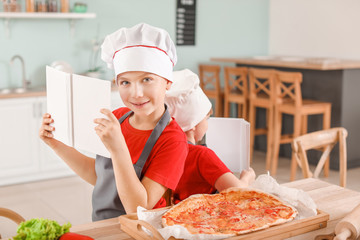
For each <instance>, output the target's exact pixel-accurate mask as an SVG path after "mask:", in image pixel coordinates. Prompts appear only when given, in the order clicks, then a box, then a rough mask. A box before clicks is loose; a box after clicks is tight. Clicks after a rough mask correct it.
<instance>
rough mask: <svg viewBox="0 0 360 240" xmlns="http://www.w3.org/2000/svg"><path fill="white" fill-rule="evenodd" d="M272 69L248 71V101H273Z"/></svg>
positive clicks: (273, 72) (252, 69) (251, 69)
mask: <svg viewBox="0 0 360 240" xmlns="http://www.w3.org/2000/svg"><path fill="white" fill-rule="evenodd" d="M274 74H275V70H274V69H260V68H250V69H249V99H250V100H255V99H268V100H270V101H273V100H274V91H275V85H274V84H275V82H274V76H275V75H274Z"/></svg>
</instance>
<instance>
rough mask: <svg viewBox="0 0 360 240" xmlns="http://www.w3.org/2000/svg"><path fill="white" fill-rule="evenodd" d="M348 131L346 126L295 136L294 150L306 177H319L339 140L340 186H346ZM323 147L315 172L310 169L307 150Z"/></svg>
mask: <svg viewBox="0 0 360 240" xmlns="http://www.w3.org/2000/svg"><path fill="white" fill-rule="evenodd" d="M347 135H348V133H347V131H346V129H345V128H343V127H338V128H331V129H328V130H321V131H316V132H312V133H308V134H305V135H302V136H300V137H296V138H294V140H293V141H292V145H291V146H292V151H293V153H294V155H295V159H296V161H297V163H298V164H299V166H300V167H301V169H302V173H303V176H304V177H305V178H310V177H313V176H314V177H315V178H318V177H319V174H320V171H321V169H322V168H323V167H324V164H325V161H326V159H327V158H328V156H329V154H330V152H331V150H332V149H333V147H334V146H335V144H336V143H337V142H339V149H340V151H339V152H340V154H339V155H340V156H339V165H340V168H339V169H340V186H342V187H346V161H347V159H346V137H347ZM319 148H321V149H323V148H325V149H323V150H324V151H323V154H322V155H321V157H320V160H319V162H318V164H317V166H316V169H315V171H314V174H313V173H312V172H311V171H310V169H309V163H308V159H307V155H306V151H307V150H309V149H319Z"/></svg>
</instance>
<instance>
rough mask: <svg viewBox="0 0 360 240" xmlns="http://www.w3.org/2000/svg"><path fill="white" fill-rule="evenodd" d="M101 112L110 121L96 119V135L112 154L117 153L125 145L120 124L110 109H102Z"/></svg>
mask: <svg viewBox="0 0 360 240" xmlns="http://www.w3.org/2000/svg"><path fill="white" fill-rule="evenodd" d="M100 112H101V113H102V114H104V115H105V116H107V118H108V119H105V118H96V119H95V120H94V123H96V124H98V125H97V126H96V127H95V131H96V134H97V135H98V136H99V137H100V139H101V141H102V142H103V143H104V145H105V147H106V148H107V149H108V150H109V151H110V152H111V153H113V152H116V151H117V150H118V149H119V147H120V146H123V145H124V143H125V139H124V136H123V134H122V132H121V127H120V123H119V121H118V119H117V118H116V117H115V116H114V114H113V113H112V112H111V111H110V110H109V109H101V110H100Z"/></svg>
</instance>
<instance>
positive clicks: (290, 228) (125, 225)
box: [119, 210, 329, 240]
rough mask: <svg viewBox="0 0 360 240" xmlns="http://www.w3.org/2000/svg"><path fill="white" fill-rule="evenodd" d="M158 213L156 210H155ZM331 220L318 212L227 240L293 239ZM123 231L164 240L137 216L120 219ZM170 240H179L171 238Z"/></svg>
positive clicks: (135, 236)
mask: <svg viewBox="0 0 360 240" xmlns="http://www.w3.org/2000/svg"><path fill="white" fill-rule="evenodd" d="M153 211H156V210H153ZM328 220H329V214H327V213H325V212H323V211H321V210H318V214H317V215H316V216H313V217H309V218H305V219H300V220H293V221H291V222H287V223H284V224H281V225H277V226H272V227H270V228H267V229H263V230H259V231H256V232H252V233H246V234H242V235H239V236H235V237H230V238H227V240H241V239H246V240H252V239H253V240H255V239H267V240H277V239H279V240H280V239H284V238H289V237H293V236H296V235H299V234H303V233H306V232H310V231H314V230H317V229H320V228H324V227H326V226H327V221H328ZM119 222H120V224H121V229H122V230H123V231H124V232H126V233H127V234H129V235H130V236H132V237H133V238H135V239H137V240H143V239H144V240H155V239H156V240H164V238H163V237H162V236H161V235H160V233H159V232H158V231H157V230H156V229H155V228H154V227H153V226H152V225H150V224H149V223H147V222H145V221H143V220H138V218H137V214H136V213H133V214H129V215H123V216H120V217H119ZM142 227H145V228H147V229H148V230H150V231H151V232H152V234H153V237H151V236H149V235H148V234H147V233H146V232H145V231H144V230H143V229H142ZM170 240H178V239H177V238H173V237H171V238H170Z"/></svg>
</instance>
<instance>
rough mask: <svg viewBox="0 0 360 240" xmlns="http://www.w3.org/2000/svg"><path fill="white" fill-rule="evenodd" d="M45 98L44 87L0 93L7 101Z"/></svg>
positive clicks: (112, 89) (112, 86)
mask: <svg viewBox="0 0 360 240" xmlns="http://www.w3.org/2000/svg"><path fill="white" fill-rule="evenodd" d="M117 90H118V88H117V86H116V85H115V84H112V85H111V91H112V92H114V91H117ZM41 96H46V89H45V86H41V87H34V88H30V89H28V90H26V91H25V92H21V93H16V92H10V93H0V99H8V98H26V97H41Z"/></svg>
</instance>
